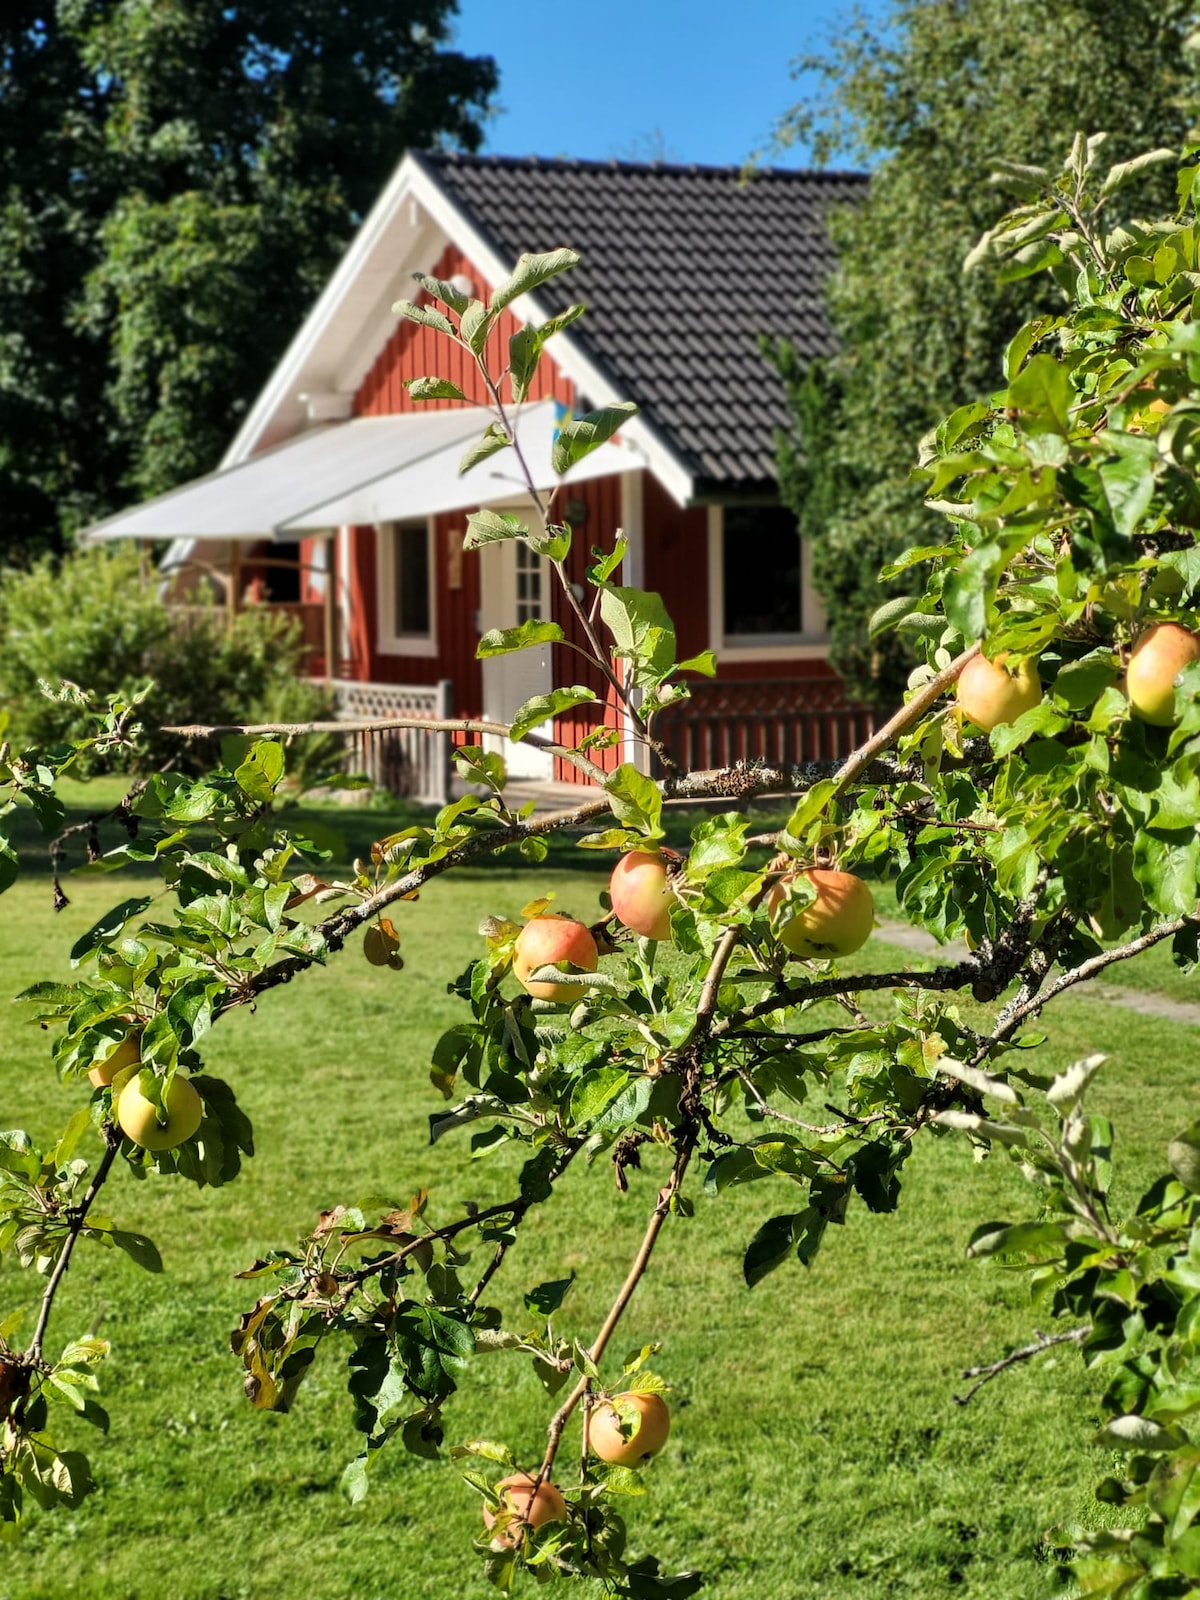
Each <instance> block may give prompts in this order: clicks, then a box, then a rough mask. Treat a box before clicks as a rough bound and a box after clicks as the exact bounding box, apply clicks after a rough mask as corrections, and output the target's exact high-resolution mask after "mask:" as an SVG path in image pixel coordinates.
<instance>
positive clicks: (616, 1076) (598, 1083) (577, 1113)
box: [571, 1066, 630, 1123]
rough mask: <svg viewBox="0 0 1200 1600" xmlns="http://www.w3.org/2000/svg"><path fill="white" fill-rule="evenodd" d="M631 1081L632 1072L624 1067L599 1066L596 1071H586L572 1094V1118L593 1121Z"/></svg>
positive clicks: (581, 1121) (579, 1120) (579, 1121)
mask: <svg viewBox="0 0 1200 1600" xmlns="http://www.w3.org/2000/svg"><path fill="white" fill-rule="evenodd" d="M629 1081H630V1074H629V1073H628V1072H626V1071H625V1069H624V1068H623V1067H613V1066H604V1067H597V1068H596V1069H595V1071H594V1072H587V1073H585V1074H584V1075H583V1077H582V1078H581V1079H580V1081H579V1082H578V1083H577V1084H576V1086H575V1091H574V1093H573V1094H572V1096H571V1120H572V1121H573V1122H578V1123H586V1122H591V1120H592V1119H593V1117H598V1116H599V1115H600V1113H601V1112H602V1111H603V1110H604V1109H605V1107H606V1106H608V1105H610V1104H611V1103H612V1101H614V1100H615V1099H616V1098H617V1096H618V1095H619V1094H620V1093H621V1091H622V1089H624V1088H625V1086H626V1084H628V1083H629Z"/></svg>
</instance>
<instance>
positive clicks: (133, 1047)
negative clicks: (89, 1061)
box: [88, 1032, 142, 1089]
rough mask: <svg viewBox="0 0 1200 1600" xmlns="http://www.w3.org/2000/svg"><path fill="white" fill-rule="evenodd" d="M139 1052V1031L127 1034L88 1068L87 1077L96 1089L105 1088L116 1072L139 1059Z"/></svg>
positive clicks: (140, 1051)
mask: <svg viewBox="0 0 1200 1600" xmlns="http://www.w3.org/2000/svg"><path fill="white" fill-rule="evenodd" d="M141 1053H142V1036H141V1033H140V1032H139V1033H130V1034H127V1035H126V1036H125V1038H124V1039H122V1040H121V1041H120V1043H119V1044H116V1045H114V1046H113V1048H112V1049H111V1050H110V1051H109V1053H108V1054H107V1055H106V1056H102V1057H101V1059H100V1060H99V1061H97V1062H96V1064H95V1066H93V1067H90V1068H89V1069H88V1078H89V1080H90V1081H91V1082H92V1083H93V1084H95V1086H96V1088H97V1089H107V1088H108V1086H109V1084H110V1083H111V1082H112V1081H113V1079H114V1078H115V1077H116V1075H117V1073H118V1072H121V1071H122V1070H123V1069H124V1068H125V1067H132V1066H133V1064H134V1062H135V1061H138V1060H140V1059H141Z"/></svg>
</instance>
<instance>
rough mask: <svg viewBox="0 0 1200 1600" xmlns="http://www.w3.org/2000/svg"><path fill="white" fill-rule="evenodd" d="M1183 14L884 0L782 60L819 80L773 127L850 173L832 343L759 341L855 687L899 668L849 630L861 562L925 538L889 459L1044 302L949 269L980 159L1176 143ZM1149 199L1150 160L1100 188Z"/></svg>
mask: <svg viewBox="0 0 1200 1600" xmlns="http://www.w3.org/2000/svg"><path fill="white" fill-rule="evenodd" d="M1196 20H1197V11H1196V6H1195V5H1194V3H1193V0H1128V3H1126V4H1122V5H1120V6H1119V7H1114V6H1113V5H1111V4H1109V3H1108V0H1020V3H1018V4H1014V3H1013V0H892V3H891V4H890V5H889V6H888V7H887V8H885V9H884V10H883V12H882V14H881V15H880V16H879V18H878V20H876V19H875V18H874V17H870V18H868V17H865V16H863V15H862V14H858V15H857V16H856V18H855V19H854V20H852V21H851V22H850V23H849V25H848V26H846V27H845V28H844V29H843V30H841V31H840V32H839V34H838V35H837V37H836V39H835V40H834V42H833V43H832V45H831V47H830V49H829V51H828V52H827V53H826V54H824V55H818V56H813V57H808V58H804V59H802V60H801V61H799V62H797V64H796V65H797V69H798V70H799V69H805V70H809V71H815V72H817V73H818V74H819V75H820V77H821V79H822V82H823V88H822V89H821V90H820V91H819V92H818V93H816V94H815V95H814V96H813V97H812V98H811V99H810V100H808V101H805V102H802V103H801V104H800V105H798V106H796V107H794V108H793V109H792V111H790V112H789V113H788V114H787V115H786V116H785V117H784V118H783V119H782V121H781V123H780V126H779V140H780V143H781V144H784V145H786V144H788V143H791V142H793V141H794V140H798V139H799V140H804V141H805V142H808V143H810V144H811V145H812V148H813V149H814V151H815V154H816V158H817V160H818V161H819V162H820V163H822V164H824V163H827V162H829V161H830V160H832V159H834V158H838V159H841V160H844V161H848V162H850V163H853V164H861V165H865V166H867V167H869V168H870V169H871V174H872V177H871V186H870V190H869V193H868V194H867V196H866V197H865V198H863V199H862V200H861V201H860V202H858V203H856V204H855V205H854V206H853V207H851V208H847V209H844V210H842V211H840V212H839V213H837V214H836V215H835V216H834V217H833V218H832V229H833V234H834V238H835V241H836V244H837V254H838V266H837V270H836V272H835V273H833V274H831V276H830V278H829V280H828V283H827V285H826V291H825V299H826V307H827V312H828V316H829V318H830V321H831V323H832V326H833V329H834V331H835V333H836V335H837V339H838V342H839V347H840V354H839V355H838V357H837V358H836V359H834V360H833V361H831V362H828V363H826V364H824V365H818V366H816V367H815V368H809V369H808V370H805V368H804V367H803V366H802V364H800V363H799V362H798V361H797V359H796V355H795V352H794V351H793V350H790V349H788V348H786V347H784V348H782V349H780V350H778V351H777V352H776V359H777V363H778V365H779V367H780V370H781V371H782V373H783V375H784V377H785V380H786V382H787V386H788V390H789V397H790V408H791V411H792V415H793V418H794V423H795V427H794V431H793V435H792V437H791V438H790V439H788V440H785V441H784V443H783V445H782V451H781V462H780V465H781V483H782V488H783V494H784V497H785V499H786V500H787V501H788V503H789V504H791V505H792V506H793V508H794V509H795V511H796V513H797V516H798V517H799V519H800V526H801V530H802V533H803V535H804V536H805V537H806V538H808V539H810V540H811V541H812V547H813V575H814V580H815V582H816V584H817V586H818V587H819V589H820V591H821V593H822V595H823V596H824V599H825V606H826V614H827V615H828V617H829V619H830V629H831V633H832V638H833V656H834V660H835V663H836V664H837V666H838V667H839V669H840V670H841V671H842V673H843V674H844V675H845V676H846V678H847V680H848V682H849V684H850V685H851V687H852V688H853V689H854V690H855V691H857V692H858V693H860V694H862V695H864V696H865V697H866V698H868V699H873V700H875V701H882V702H883V703H887V704H890V703H894V701H895V697H896V694H897V692H898V690H899V688H900V686H901V685H902V683H903V678H904V673H905V671H906V670H907V667H908V666H909V665H911V655H910V654H909V653H908V652H906V651H904V650H903V649H901V648H900V647H899V645H898V643H897V642H896V641H894V640H886V639H885V640H882V641H874V642H872V641H870V640H869V639H868V637H867V628H866V623H867V619H868V617H869V616H870V614H871V611H872V610H873V609H874V606H875V605H876V604H877V603H878V598H879V591H878V588H877V585H876V579H877V575H878V572H879V569H880V568H881V567H882V566H884V565H885V564H886V563H887V562H888V561H890V560H892V559H893V558H894V557H895V556H896V555H898V554H899V553H900V551H901V550H903V549H905V548H907V547H908V546H909V545H913V544H927V543H929V542H931V541H933V540H935V539H937V538H939V537H940V536H941V535H940V533H939V523H938V521H937V519H936V518H935V517H933V516H931V514H930V513H929V512H928V510H927V509H926V508H925V507H924V505H923V504H922V497H921V490H920V486H919V485H917V484H914V483H913V481H912V480H911V477H910V472H911V468H912V465H913V445H914V441H915V440H917V439H919V438H920V437H921V435H922V434H923V433H925V431H926V430H927V429H928V428H930V427H932V426H933V425H934V424H935V423H936V422H937V421H938V419H939V418H940V417H941V416H942V415H943V414H944V413H945V412H946V411H947V410H949V409H951V408H952V407H954V406H956V405H958V404H960V403H961V402H963V401H965V400H969V399H972V398H973V397H974V396H976V395H979V394H986V393H988V392H989V390H991V389H992V388H994V387H995V386H996V385H997V384H998V383H1000V382H1001V381H1002V372H1001V368H1000V356H1001V352H1002V351H1003V348H1004V345H1005V343H1006V342H1007V340H1008V339H1009V338H1011V336H1012V334H1013V333H1014V332H1015V330H1016V329H1017V327H1018V326H1019V325H1020V323H1021V322H1022V321H1023V320H1024V319H1025V318H1027V317H1030V316H1033V315H1035V314H1036V313H1037V312H1038V311H1040V310H1046V309H1048V308H1049V307H1050V305H1051V304H1052V290H1051V289H1050V287H1049V286H1048V285H1047V284H1046V283H1045V282H1044V280H1042V279H1040V278H1036V277H1033V278H1030V277H1020V276H1016V275H1014V276H1013V277H1011V278H1009V279H1007V280H1005V279H1003V278H1002V279H999V280H998V279H997V276H996V275H995V274H989V273H974V274H970V275H967V276H964V275H963V273H962V270H961V269H962V262H963V260H964V258H965V256H966V254H967V252H968V251H969V250H970V248H971V247H972V245H973V244H974V243H975V240H976V239H977V238H978V237H979V235H980V233H982V231H983V230H984V229H985V228H986V227H987V226H988V224H989V222H990V220H991V218H992V215H993V212H994V208H995V203H996V197H995V191H994V190H993V189H991V188H990V187H989V184H988V181H987V180H988V175H989V174H990V173H991V171H992V170H993V165H994V163H996V162H997V161H1000V160H1007V161H1016V162H1036V161H1040V160H1042V159H1044V156H1045V152H1046V151H1047V150H1055V149H1060V148H1063V147H1065V145H1066V144H1067V143H1069V141H1070V139H1071V137H1072V136H1073V134H1074V132H1075V130H1076V128H1080V127H1084V128H1088V127H1092V128H1099V127H1102V128H1106V129H1108V130H1109V133H1110V143H1109V147H1108V155H1109V158H1110V159H1112V160H1114V161H1115V160H1121V159H1124V158H1125V157H1127V156H1130V155H1132V154H1134V153H1135V152H1137V151H1140V150H1146V149H1150V148H1152V147H1153V146H1154V145H1158V144H1167V145H1171V144H1174V145H1179V144H1181V143H1182V141H1183V138H1184V135H1185V133H1186V131H1187V128H1188V126H1189V122H1190V119H1191V112H1192V106H1193V103H1194V102H1195V101H1196V99H1197V95H1198V91H1200V66H1198V63H1197V56H1196V53H1195V49H1194V48H1193V44H1192V42H1190V35H1191V33H1192V30H1193V27H1194V26H1195V24H1196ZM1169 198H1170V195H1169V188H1168V187H1167V185H1166V180H1165V179H1164V178H1163V177H1162V175H1161V174H1159V173H1154V172H1152V173H1150V174H1148V175H1147V178H1146V180H1145V181H1144V182H1142V183H1138V184H1134V185H1132V186H1131V187H1130V188H1129V190H1128V191H1127V192H1126V193H1124V194H1123V195H1122V197H1121V203H1122V205H1123V207H1124V209H1125V211H1126V213H1127V214H1130V215H1137V214H1145V215H1153V214H1155V212H1157V211H1158V210H1160V209H1161V208H1162V207H1163V206H1164V205H1165V204H1166V203H1168V201H1169Z"/></svg>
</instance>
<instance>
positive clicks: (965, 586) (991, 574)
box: [942, 542, 1007, 640]
mask: <svg viewBox="0 0 1200 1600" xmlns="http://www.w3.org/2000/svg"><path fill="white" fill-rule="evenodd" d="M1006 560H1007V554H1006V552H1005V550H1004V549H1003V547H1002V546H1001V545H999V544H996V543H994V542H988V543H986V544H981V545H977V546H976V547H975V549H974V550H972V551H971V554H970V555H969V556H967V557H966V558H965V560H963V561H961V562H960V563H959V565H958V566H957V567H956V568H955V570H954V571H953V572H952V573H950V574H949V576H948V577H947V579H946V587H945V591H944V593H943V596H942V604H943V606H944V608H945V612H946V616H947V617H948V618H949V619H950V621H951V622H952V623H953V624H954V626H955V627H956V628H957V629H959V631H960V632H961V633H962V635H963V637H964V639H968V640H974V639H979V638H982V637H983V635H984V634H985V633H986V632H987V616H988V604H989V602H990V601H991V599H992V596H993V595H994V594H995V592H996V584H997V582H998V581H999V578H1000V574H1001V572H1003V570H1004V564H1005V561H1006Z"/></svg>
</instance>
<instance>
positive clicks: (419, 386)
mask: <svg viewBox="0 0 1200 1600" xmlns="http://www.w3.org/2000/svg"><path fill="white" fill-rule="evenodd" d="M404 387H405V388H406V389H407V390H408V392H409V394H411V395H412V397H413V399H414V400H465V399H466V398H467V397H466V395H465V394H464V393H463V392H462V390H461V389H460V388H459V387H458V385H457V384H456V383H451V382H450V379H449V378H405V380H404Z"/></svg>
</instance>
